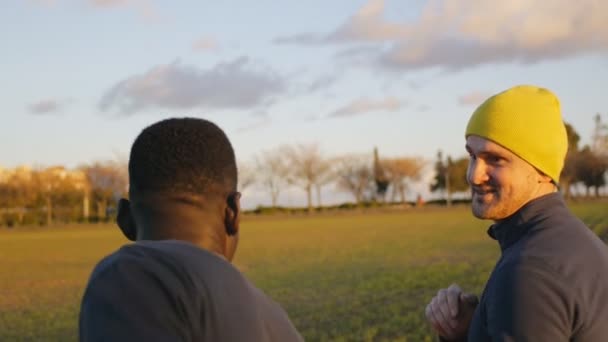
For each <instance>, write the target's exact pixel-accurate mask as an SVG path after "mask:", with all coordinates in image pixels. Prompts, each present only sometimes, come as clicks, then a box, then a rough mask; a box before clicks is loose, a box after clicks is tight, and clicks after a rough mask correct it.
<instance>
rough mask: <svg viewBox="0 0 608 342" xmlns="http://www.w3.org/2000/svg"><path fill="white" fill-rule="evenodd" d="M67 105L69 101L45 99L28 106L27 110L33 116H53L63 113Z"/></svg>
mask: <svg viewBox="0 0 608 342" xmlns="http://www.w3.org/2000/svg"><path fill="white" fill-rule="evenodd" d="M66 104H67V101H58V100H54V99H44V100H40V101H38V102H34V103H31V104H29V105H27V110H28V112H30V113H31V114H53V113H57V112H59V111H61V110H62V109H63V107H65V105H66Z"/></svg>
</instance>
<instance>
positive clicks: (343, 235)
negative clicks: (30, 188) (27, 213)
mask: <svg viewBox="0 0 608 342" xmlns="http://www.w3.org/2000/svg"><path fill="white" fill-rule="evenodd" d="M572 209H573V210H574V211H575V213H576V214H577V215H578V216H579V217H581V218H582V219H583V220H584V221H585V222H586V223H587V224H588V225H589V226H590V227H591V228H592V229H593V230H594V231H596V233H598V234H600V235H602V236H604V235H606V234H607V233H608V203H606V202H603V203H601V202H596V203H587V204H575V205H572ZM487 225H488V222H482V221H478V220H475V219H473V218H472V217H471V215H470V213H469V210H468V209H467V208H464V207H460V208H453V209H423V210H409V211H403V212H395V213H366V214H362V213H359V214H355V213H353V214H349V215H337V216H313V217H293V218H277V217H269V218H250V219H247V218H246V219H245V222H244V223H243V228H242V238H241V245H240V248H239V250H238V252H237V258H236V261H235V263H236V265H237V266H238V268H240V269H241V270H242V271H243V272H244V273H245V274H246V275H247V276H248V277H249V278H250V279H251V280H252V281H253V282H254V283H255V284H257V285H258V286H259V287H260V288H262V289H263V290H264V291H265V292H266V293H268V294H269V295H270V296H272V297H273V298H274V299H275V300H277V301H278V302H280V303H281V304H282V305H283V307H285V309H286V310H287V311H288V313H289V315H290V317H291V318H292V320H293V322H294V324H295V325H296V327H297V328H298V329H299V330H300V331H301V333H302V334H303V335H304V337H305V338H306V340H308V341H326V340H327V341H329V340H331V341H385V340H388V341H429V340H431V339H432V334H431V331H430V329H429V328H428V327H427V325H426V324H425V320H424V313H423V311H424V307H425V305H426V303H427V302H428V300H429V299H430V298H432V297H433V295H434V294H435V293H436V291H437V290H438V289H439V288H442V287H445V286H447V285H449V284H450V283H451V282H458V283H459V284H460V285H461V286H463V287H464V288H465V289H467V290H470V291H475V292H480V291H481V289H482V286H483V283H484V282H485V280H486V278H487V276H488V273H489V271H490V270H491V269H492V267H493V265H494V262H495V259H496V257H497V256H498V248H497V245H496V244H495V242H494V241H492V240H490V239H489V238H488V237H487V235H486V228H487ZM124 243H126V240H124V239H123V238H122V236H121V234H120V233H119V231H118V229H116V228H114V227H113V226H111V225H107V226H82V227H57V228H40V229H22V230H17V229H15V230H12V231H9V230H5V229H2V230H1V231H0V341H13V340H15V341H21V340H31V341H73V340H76V339H77V336H78V332H77V316H78V308H79V303H80V298H81V296H82V293H83V289H84V286H85V284H86V280H87V278H88V276H89V273H90V271H91V269H92V268H93V266H94V264H95V263H96V262H97V261H98V260H99V259H100V258H101V257H102V256H104V255H106V254H108V253H110V252H112V251H113V250H115V249H116V248H118V247H119V246H120V245H122V244H124Z"/></svg>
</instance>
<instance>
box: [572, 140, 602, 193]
mask: <svg viewBox="0 0 608 342" xmlns="http://www.w3.org/2000/svg"><path fill="white" fill-rule="evenodd" d="M577 166H578V167H577V171H578V172H577V178H578V179H580V181H581V182H583V184H584V185H585V188H586V190H587V196H589V194H590V189H591V188H594V189H595V196H599V189H600V188H601V187H602V186H604V185H606V178H605V177H604V175H605V174H606V171H607V170H608V162H607V161H606V159H605V158H603V157H602V156H600V155H598V154H596V153H595V152H593V151H592V150H591V148H589V146H585V147H584V148H583V149H582V150H581V151H580V154H579V158H578V160H577Z"/></svg>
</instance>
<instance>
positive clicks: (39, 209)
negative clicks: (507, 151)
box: [0, 115, 608, 225]
mask: <svg viewBox="0 0 608 342" xmlns="http://www.w3.org/2000/svg"><path fill="white" fill-rule="evenodd" d="M596 126H597V127H599V129H596V131H597V132H596V133H594V138H593V139H592V144H591V146H590V145H586V146H583V147H582V148H581V147H579V142H580V136H579V135H578V133H577V132H576V131H575V130H574V128H573V127H572V126H571V125H569V124H566V129H567V132H568V140H569V148H568V154H567V157H566V161H565V167H564V170H563V173H562V177H561V184H560V189H561V191H563V192H564V194H565V196H566V197H570V196H572V195H573V191H572V189H577V188H580V187H584V189H586V191H585V193H584V194H585V195H587V196H590V195H595V196H599V194H600V189H601V188H602V187H603V186H605V185H606V174H607V170H608V134H605V133H602V132H605V131H607V130H608V129H606V128H605V125H602V123H601V121H600V119H599V115H598V116H597V117H596ZM598 132H600V133H601V134H600V133H598ZM428 164H429V162H428V161H427V160H425V159H424V158H421V157H412V156H400V157H393V158H381V157H380V156H379V153H378V150H377V149H374V150H373V153H366V154H349V155H341V156H328V155H326V154H325V153H324V152H323V151H322V149H321V148H320V147H319V146H318V145H316V144H308V145H306V144H299V145H283V146H280V147H277V148H275V149H271V150H267V151H263V152H261V153H260V154H258V155H257V156H255V157H254V158H252V160H249V161H246V162H239V163H238V168H239V186H238V187H239V190H240V191H247V190H248V189H255V190H258V191H261V192H264V193H266V194H267V195H268V197H269V198H270V200H271V203H270V207H271V208H276V207H278V203H279V196H280V194H281V193H282V192H283V191H284V190H285V189H287V188H289V187H297V188H300V189H301V190H303V192H304V193H305V194H306V208H304V210H306V211H309V212H310V211H313V210H315V208H321V207H323V199H322V198H321V197H322V193H323V192H322V189H323V188H324V187H327V186H333V189H334V190H335V191H341V192H345V193H348V194H350V195H351V198H352V203H353V205H354V206H360V205H363V204H366V203H367V204H369V203H374V204H376V205H384V204H403V203H406V202H407V198H408V194H409V197H410V198H411V195H412V194H411V191H410V185H411V184H413V183H416V182H419V181H420V180H421V178H422V176H423V175H424V173H425V172H427V165H428ZM467 167H468V157H460V158H456V159H453V158H452V157H451V156H444V155H443V154H442V153H441V152H439V153H438V155H437V160H436V162H435V164H434V173H435V177H434V179H433V181H432V183H431V184H429V188H430V191H431V192H433V193H437V194H439V195H440V196H441V197H443V198H444V199H445V202H446V203H447V205H450V204H451V202H452V196H453V195H454V194H457V193H460V194H462V197H464V198H465V199H466V198H468V184H467V182H466V171H467ZM127 193H128V175H127V163H126V162H125V161H105V162H96V163H92V164H89V165H83V166H81V167H78V168H76V169H73V170H68V169H66V168H64V167H62V166H55V167H49V168H33V169H32V168H27V167H19V168H16V169H13V170H2V169H0V225H24V224H47V225H51V224H53V223H54V222H62V223H64V222H98V221H108V220H109V219H111V217H112V216H113V215H112V214H113V211H114V210H115V204H116V201H117V200H118V198H120V197H122V196H126V195H127ZM578 195H580V193H578Z"/></svg>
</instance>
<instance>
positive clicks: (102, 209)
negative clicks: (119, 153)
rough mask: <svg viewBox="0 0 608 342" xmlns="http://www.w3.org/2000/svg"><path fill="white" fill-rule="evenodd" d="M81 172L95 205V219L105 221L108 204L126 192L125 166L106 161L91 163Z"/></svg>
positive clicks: (127, 180) (126, 172)
mask: <svg viewBox="0 0 608 342" xmlns="http://www.w3.org/2000/svg"><path fill="white" fill-rule="evenodd" d="M82 170H83V172H84V173H85V174H86V178H87V181H88V183H89V187H88V189H90V194H91V196H92V197H93V200H94V201H95V203H96V207H97V217H99V218H101V219H106V216H107V215H106V213H107V208H108V202H109V201H111V200H113V199H117V198H118V197H120V196H123V195H125V193H126V192H127V185H128V182H129V179H128V171H127V166H126V165H123V163H120V162H117V161H107V162H96V163H93V164H92V165H88V166H85V167H83V169H82Z"/></svg>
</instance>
